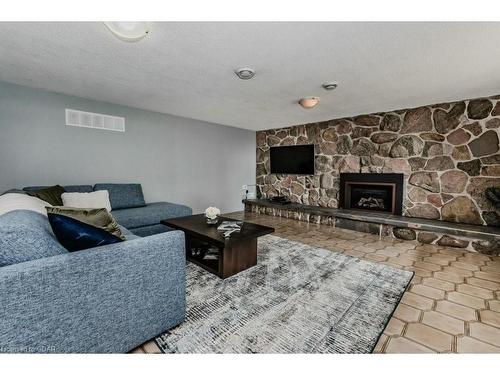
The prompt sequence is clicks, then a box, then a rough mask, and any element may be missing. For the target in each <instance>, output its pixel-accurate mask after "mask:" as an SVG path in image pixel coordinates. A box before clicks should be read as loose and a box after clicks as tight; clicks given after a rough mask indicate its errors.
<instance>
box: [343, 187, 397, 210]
mask: <svg viewBox="0 0 500 375" xmlns="http://www.w3.org/2000/svg"><path fill="white" fill-rule="evenodd" d="M347 185H348V186H346V188H347V189H346V193H347V196H346V198H347V199H346V201H347V202H348V205H349V208H356V209H361V210H370V211H382V212H389V213H394V200H395V195H394V190H395V184H391V183H389V184H384V183H378V184H377V183H371V184H366V183H359V182H348V183H347Z"/></svg>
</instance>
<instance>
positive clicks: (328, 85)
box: [321, 82, 339, 91]
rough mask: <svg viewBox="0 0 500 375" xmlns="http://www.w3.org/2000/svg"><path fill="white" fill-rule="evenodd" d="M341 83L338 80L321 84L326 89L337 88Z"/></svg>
mask: <svg viewBox="0 0 500 375" xmlns="http://www.w3.org/2000/svg"><path fill="white" fill-rule="evenodd" d="M338 85H339V84H338V83H337V82H327V83H323V84H322V85H321V86H322V87H323V88H324V89H325V90H329V91H330V90H335V89H336V88H337V86H338Z"/></svg>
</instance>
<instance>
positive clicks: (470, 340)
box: [133, 212, 500, 353]
mask: <svg viewBox="0 0 500 375" xmlns="http://www.w3.org/2000/svg"><path fill="white" fill-rule="evenodd" d="M226 216H231V217H233V218H238V219H245V220H247V221H252V222H256V223H259V224H263V225H269V226H272V227H274V228H275V230H276V232H275V235H277V236H280V237H285V238H288V239H290V240H294V241H299V242H303V243H306V244H311V245H314V246H318V247H322V248H325V249H329V250H331V251H335V252H340V253H343V254H346V255H351V256H355V257H359V258H363V259H366V260H369V261H373V262H379V263H383V264H387V265H389V266H391V267H397V268H402V269H406V270H411V271H414V272H415V276H414V278H413V280H412V282H411V285H410V286H409V288H408V290H407V291H406V292H405V294H404V295H403V298H402V299H401V302H400V304H399V306H398V307H397V309H396V311H395V312H394V316H393V317H392V318H391V320H390V321H389V324H388V325H387V327H386V329H385V330H384V332H383V334H382V336H381V337H380V340H379V342H378V343H377V346H376V348H375V351H374V352H375V353H500V257H490V256H486V255H481V254H477V253H471V252H468V251H463V250H460V249H454V248H447V247H442V246H436V245H421V244H419V243H417V242H413V241H401V240H396V239H391V238H384V237H382V238H380V237H378V236H375V235H371V234H366V233H360V232H354V231H350V230H345V229H339V228H332V227H329V226H325V225H319V224H309V223H303V222H299V221H295V220H291V219H285V218H279V217H272V216H266V215H259V214H254V213H243V212H237V213H232V214H229V215H226ZM158 352H159V350H158V348H157V346H156V345H155V343H154V342H152V341H149V342H147V343H145V344H144V345H142V346H141V347H139V348H137V349H135V350H134V351H133V353H158Z"/></svg>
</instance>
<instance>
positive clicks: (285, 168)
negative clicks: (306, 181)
mask: <svg viewBox="0 0 500 375" xmlns="http://www.w3.org/2000/svg"><path fill="white" fill-rule="evenodd" d="M270 157H271V173H280V174H305V175H313V174H314V145H299V146H277V147H271V149H270Z"/></svg>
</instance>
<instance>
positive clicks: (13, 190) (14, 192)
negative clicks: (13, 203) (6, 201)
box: [0, 189, 28, 195]
mask: <svg viewBox="0 0 500 375" xmlns="http://www.w3.org/2000/svg"><path fill="white" fill-rule="evenodd" d="M5 194H25V195H26V194H28V193H27V192H26V191H24V190H21V189H9V190H7V191H4V192H3V193H2V194H0V195H5Z"/></svg>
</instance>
